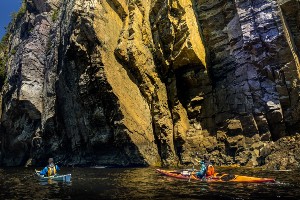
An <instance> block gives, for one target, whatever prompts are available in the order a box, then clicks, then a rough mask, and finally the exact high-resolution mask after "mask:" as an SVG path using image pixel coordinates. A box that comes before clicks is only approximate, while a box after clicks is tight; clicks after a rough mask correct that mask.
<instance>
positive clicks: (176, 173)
mask: <svg viewBox="0 0 300 200" xmlns="http://www.w3.org/2000/svg"><path fill="white" fill-rule="evenodd" d="M156 171H157V172H158V173H160V174H163V175H165V176H169V177H173V178H177V179H188V180H198V181H206V182H238V183H274V182H275V179H273V178H258V177H251V176H239V175H231V174H220V173H215V174H214V175H213V176H210V177H206V178H205V179H201V178H198V177H197V176H196V174H195V172H193V171H190V170H181V171H180V170H163V169H156Z"/></svg>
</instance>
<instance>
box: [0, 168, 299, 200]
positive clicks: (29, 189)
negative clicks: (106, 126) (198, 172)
mask: <svg viewBox="0 0 300 200" xmlns="http://www.w3.org/2000/svg"><path fill="white" fill-rule="evenodd" d="M217 171H218V172H224V173H232V174H241V175H248V176H257V177H273V178H276V180H277V182H276V183H269V184H265V183H264V184H253V183H252V184H242V183H210V184H208V183H203V182H198V181H190V182H188V181H187V180H177V179H173V178H170V177H166V176H162V175H159V174H157V173H156V172H155V170H154V169H153V168H121V169H120V168H63V169H62V171H61V174H64V173H72V182H71V183H68V184H67V183H62V182H46V183H41V182H39V181H38V180H37V179H36V178H35V177H34V176H32V175H33V172H34V169H29V168H7V169H0V199H287V198H288V199H299V197H300V178H299V171H281V172H279V171H263V170H259V169H246V168H234V169H230V168H217Z"/></svg>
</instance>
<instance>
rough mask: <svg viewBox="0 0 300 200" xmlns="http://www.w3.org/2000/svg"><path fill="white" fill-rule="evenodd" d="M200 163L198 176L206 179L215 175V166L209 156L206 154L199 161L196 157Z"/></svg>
mask: <svg viewBox="0 0 300 200" xmlns="http://www.w3.org/2000/svg"><path fill="white" fill-rule="evenodd" d="M195 160H196V161H197V162H199V164H200V169H199V171H197V172H196V176H197V177H198V178H200V179H203V178H204V179H205V178H206V177H210V176H213V175H214V173H215V172H214V171H215V170H214V167H213V165H212V164H211V162H210V161H209V157H208V156H207V155H205V156H204V159H203V160H201V161H199V160H197V159H195Z"/></svg>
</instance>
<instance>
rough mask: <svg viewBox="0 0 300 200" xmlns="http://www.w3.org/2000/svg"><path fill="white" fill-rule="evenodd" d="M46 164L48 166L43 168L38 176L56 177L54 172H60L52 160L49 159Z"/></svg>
mask: <svg viewBox="0 0 300 200" xmlns="http://www.w3.org/2000/svg"><path fill="white" fill-rule="evenodd" d="M48 163H49V164H48V166H47V167H45V168H44V169H43V170H42V171H40V175H45V176H54V175H56V172H57V171H58V170H60V169H59V167H58V166H57V165H55V164H54V160H53V158H49V160H48Z"/></svg>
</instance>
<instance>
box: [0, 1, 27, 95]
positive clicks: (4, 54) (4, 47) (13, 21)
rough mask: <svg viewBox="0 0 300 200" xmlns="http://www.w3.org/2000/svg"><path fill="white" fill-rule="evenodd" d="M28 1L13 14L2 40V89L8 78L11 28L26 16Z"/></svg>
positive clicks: (0, 55) (0, 71)
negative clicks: (7, 65) (7, 64)
mask: <svg viewBox="0 0 300 200" xmlns="http://www.w3.org/2000/svg"><path fill="white" fill-rule="evenodd" d="M26 10H27V8H26V3H25V1H23V2H22V5H21V7H20V9H19V11H18V12H16V13H12V15H11V18H12V19H11V22H10V24H9V25H8V27H7V28H6V29H7V32H6V34H5V35H4V36H3V38H2V39H1V42H0V90H1V89H2V87H3V85H4V82H5V79H6V63H7V61H8V52H9V36H10V34H11V30H12V29H13V26H14V25H15V24H16V23H17V22H18V21H19V20H20V19H21V18H22V17H23V16H24V14H25V13H26ZM15 53H16V50H15V49H13V50H11V54H12V55H14V54H15Z"/></svg>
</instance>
